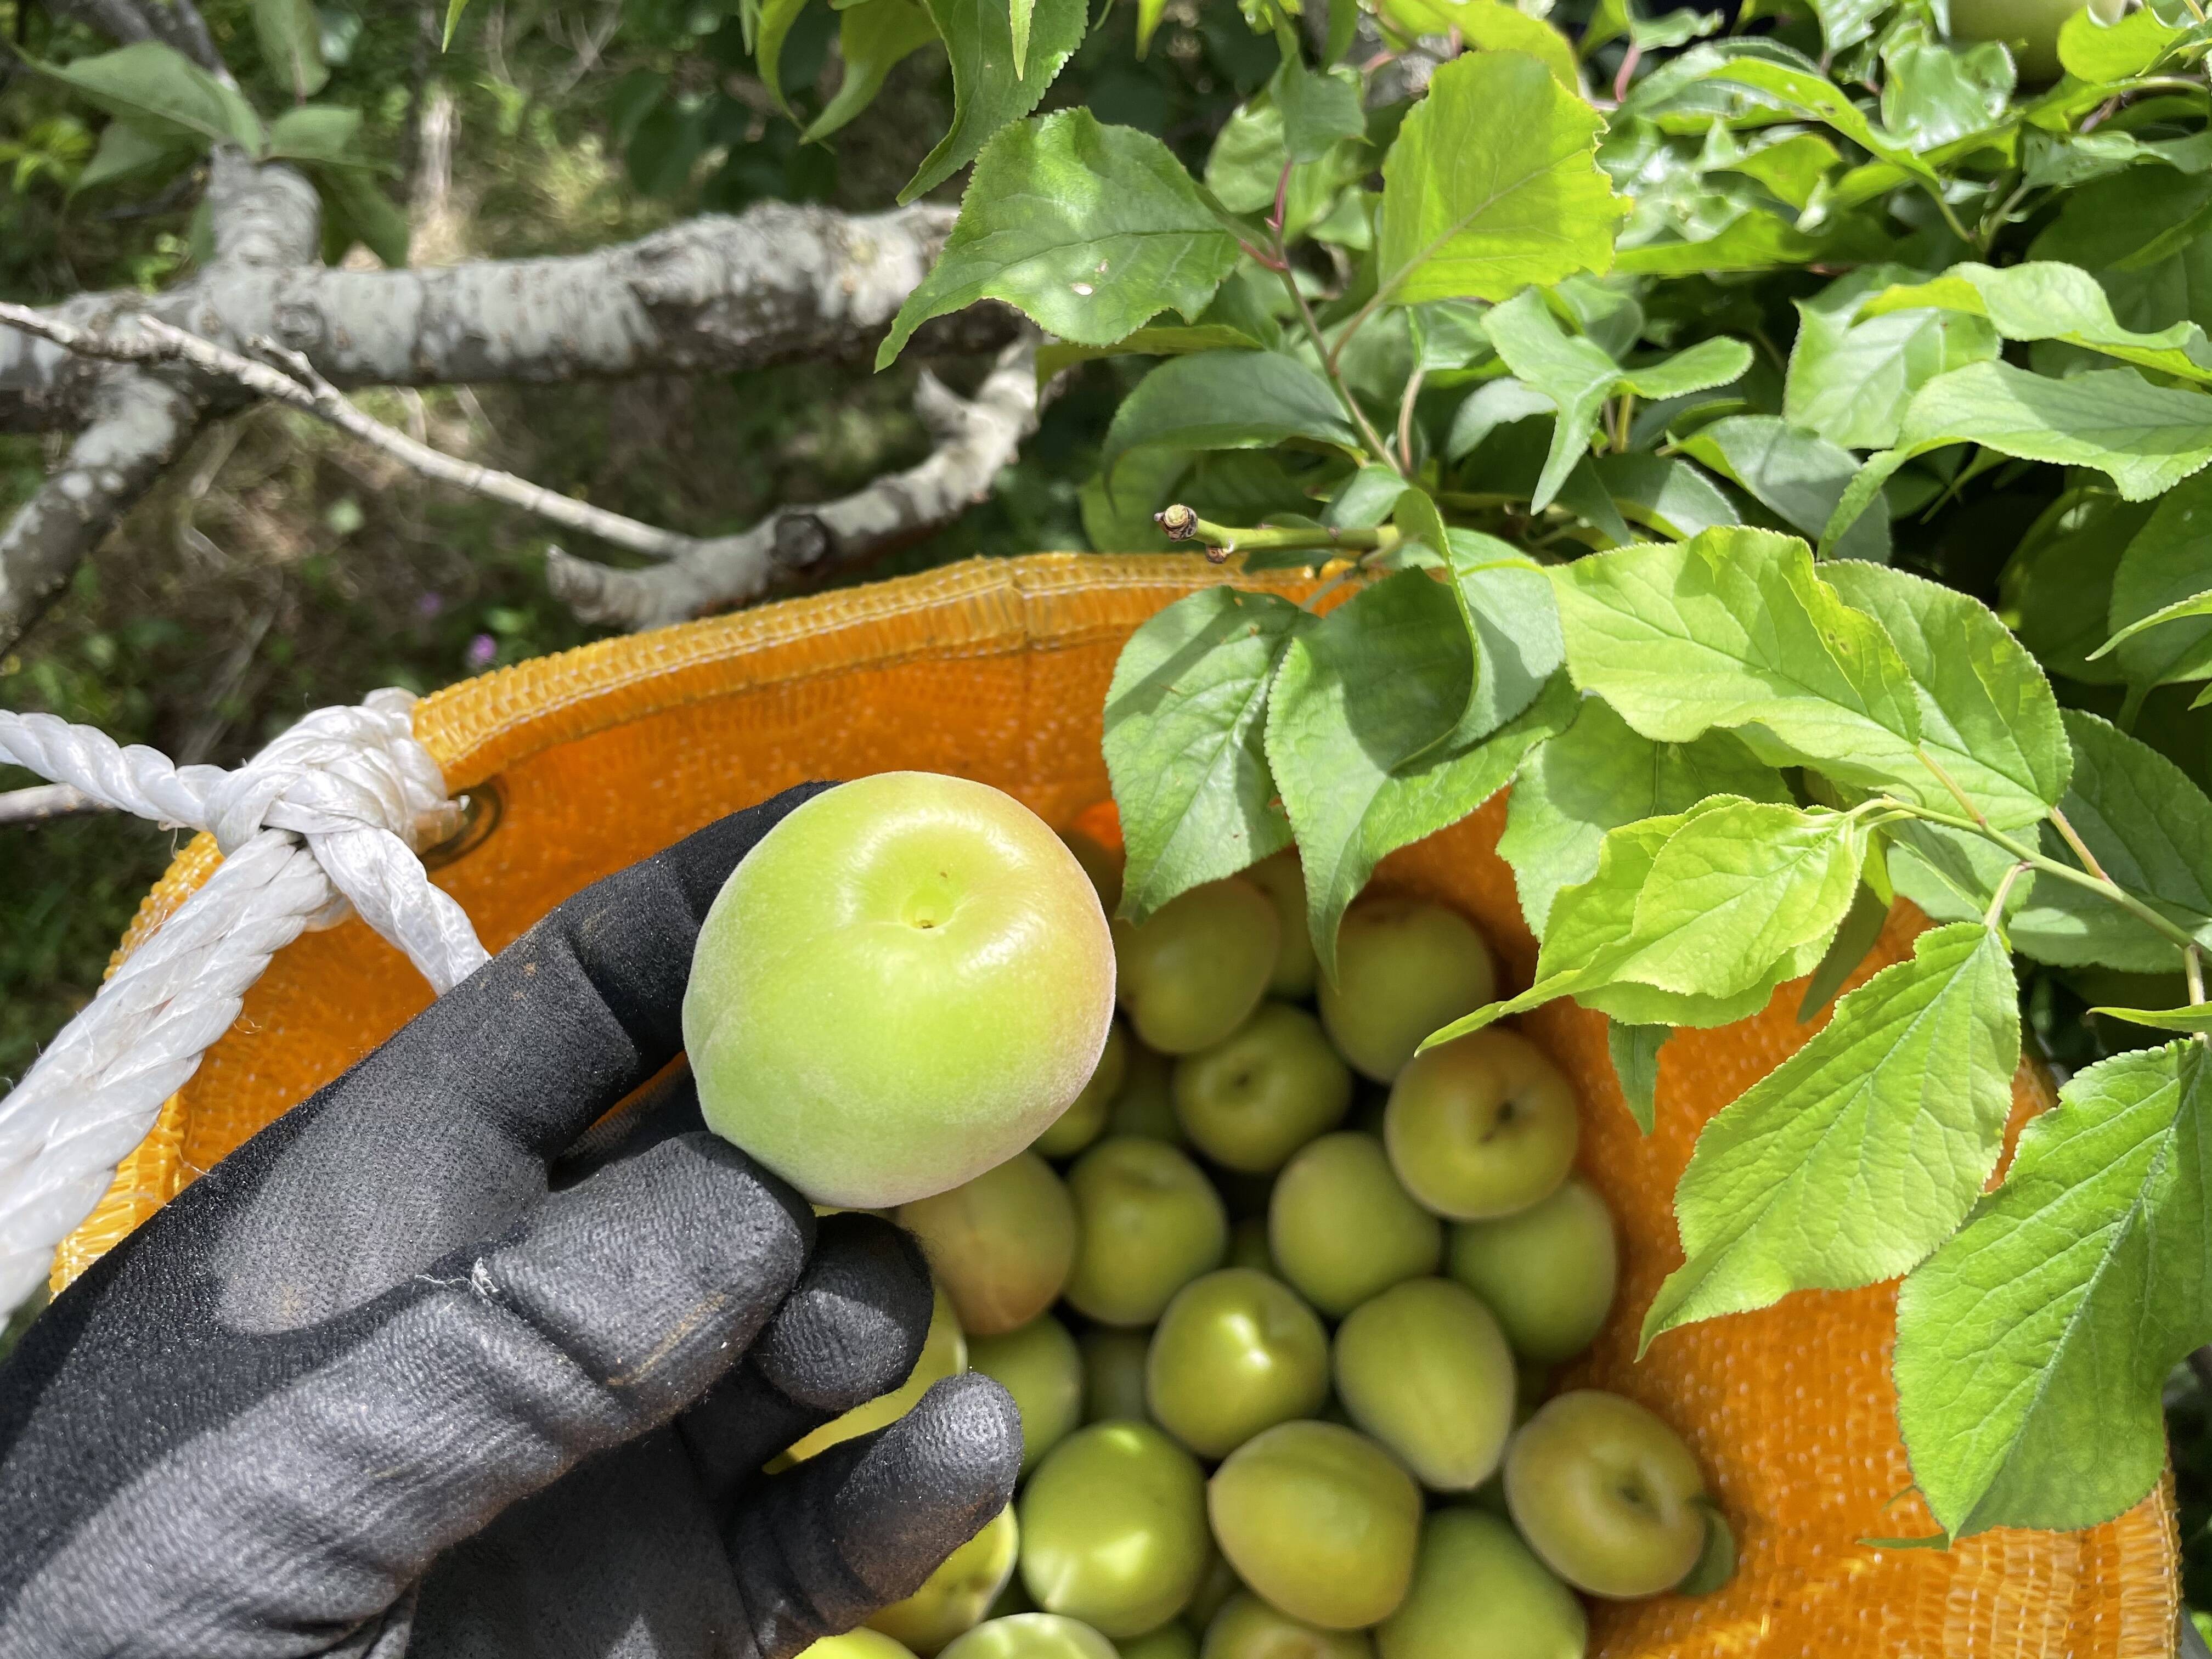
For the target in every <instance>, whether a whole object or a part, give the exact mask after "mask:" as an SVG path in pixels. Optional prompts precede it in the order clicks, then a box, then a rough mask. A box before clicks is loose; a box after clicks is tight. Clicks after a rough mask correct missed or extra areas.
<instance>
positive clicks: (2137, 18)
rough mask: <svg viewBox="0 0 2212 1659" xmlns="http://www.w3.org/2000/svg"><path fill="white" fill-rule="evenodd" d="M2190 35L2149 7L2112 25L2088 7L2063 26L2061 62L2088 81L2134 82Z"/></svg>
mask: <svg viewBox="0 0 2212 1659" xmlns="http://www.w3.org/2000/svg"><path fill="white" fill-rule="evenodd" d="M2186 33H2188V31H2187V30H2186V29H2185V28H2182V27H2179V26H2178V25H2176V24H2172V23H2169V22H2167V21H2166V20H2165V19H2163V18H2162V17H2160V15H2158V14H2157V13H2156V12H2154V11H2153V10H2151V9H2149V8H2148V6H2146V7H2145V8H2143V9H2142V10H2141V11H2133V12H2130V13H2129V14H2128V15H2126V16H2124V17H2123V18H2121V19H2120V20H2119V21H2118V22H2112V23H2107V22H2106V21H2103V20H2101V19H2100V17H2099V16H2098V15H2097V14H2096V11H2095V9H2093V8H2091V7H2087V6H2085V7H2083V8H2082V9H2081V10H2080V11H2077V12H2075V14H2074V15H2072V16H2071V17H2069V18H2068V19H2067V20H2066V21H2064V22H2063V23H2062V24H2060V25H2059V27H2058V61H2059V62H2060V63H2061V64H2063V65H2064V66H2065V69H2066V72H2067V73H2068V74H2069V75H2072V76H2079V77H2080V78H2081V79H2082V80H2084V81H2090V82H2097V81H2126V80H2130V79H2132V78H2133V77H2135V76H2138V75H2141V74H2142V72H2143V71H2144V70H2148V68H2150V66H2151V65H2152V64H2155V63H2157V62H2158V60H2159V59H2160V58H2163V57H2165V56H2166V52H2167V51H2168V49H2170V48H2171V47H2172V46H2173V45H2174V44H2175V43H2176V42H2177V41H2179V40H2180V39H2181V38H2182V37H2183V36H2184V35H2185V34H2186Z"/></svg>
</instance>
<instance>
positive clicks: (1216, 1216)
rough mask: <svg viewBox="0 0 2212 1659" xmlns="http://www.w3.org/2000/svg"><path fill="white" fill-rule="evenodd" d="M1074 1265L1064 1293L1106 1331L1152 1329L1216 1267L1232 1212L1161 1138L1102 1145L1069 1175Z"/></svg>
mask: <svg viewBox="0 0 2212 1659" xmlns="http://www.w3.org/2000/svg"><path fill="white" fill-rule="evenodd" d="M1067 1188H1068V1191H1069V1193H1070V1194H1072V1195H1073V1198H1074V1200H1075V1215H1076V1246H1075V1266H1074V1267H1073V1270H1072V1271H1071V1272H1070V1273H1069V1274H1068V1276H1067V1288H1066V1296H1067V1299H1068V1302H1069V1303H1070V1304H1072V1305H1073V1307H1074V1308H1075V1310H1076V1311H1077V1312H1079V1313H1081V1314H1083V1315H1084V1316H1085V1317H1087V1318H1091V1319H1095V1320H1097V1322H1099V1323H1100V1324H1102V1325H1149V1324H1151V1323H1152V1322H1153V1321H1154V1320H1156V1319H1158V1317H1159V1316H1160V1310H1162V1309H1163V1308H1164V1307H1166V1306H1167V1305H1168V1300H1169V1298H1170V1297H1172V1296H1174V1295H1175V1293H1176V1291H1179V1290H1181V1289H1182V1287H1183V1286H1184V1285H1188V1283H1190V1281H1191V1280H1192V1279H1195V1278H1197V1277H1198V1276H1199V1275H1200V1273H1210V1272H1212V1270H1213V1269H1214V1268H1216V1267H1219V1266H1220V1265H1221V1260H1222V1257H1223V1256H1224V1255H1226V1254H1227V1253H1228V1249H1229V1214H1228V1212H1227V1211H1226V1210H1225V1209H1224V1208H1223V1206H1222V1203H1221V1196H1220V1194H1218V1193H1216V1192H1215V1191H1214V1190H1213V1183H1212V1182H1210V1181H1208V1180H1207V1179H1206V1172H1205V1171H1204V1170H1200V1168H1199V1167H1198V1165H1197V1164H1194V1163H1192V1162H1191V1161H1190V1159H1189V1158H1186V1157H1185V1156H1184V1155H1183V1154H1182V1152H1178V1151H1177V1150H1176V1148H1174V1147H1173V1146H1169V1145H1167V1144H1166V1143H1165V1142H1164V1141H1158V1140H1151V1139H1145V1138H1143V1137H1141V1136H1136V1135H1127V1136H1124V1135H1117V1136H1115V1137H1114V1138H1113V1139H1109V1140H1102V1141H1100V1142H1099V1143H1098V1144H1097V1146H1093V1147H1092V1148H1091V1150H1090V1151H1089V1152H1085V1154H1084V1155H1083V1157H1082V1158H1080V1159H1079V1160H1078V1162H1077V1164H1076V1165H1075V1167H1074V1168H1073V1170H1070V1171H1069V1172H1068V1176H1067Z"/></svg>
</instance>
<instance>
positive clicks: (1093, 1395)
mask: <svg viewBox="0 0 2212 1659" xmlns="http://www.w3.org/2000/svg"><path fill="white" fill-rule="evenodd" d="M1082 1350H1083V1420H1084V1421H1085V1422H1086V1423H1104V1422H1109V1421H1111V1420H1112V1419H1115V1418H1124V1417H1126V1418H1128V1419H1132V1420H1133V1421H1137V1422H1142V1421H1144V1420H1145V1418H1146V1407H1145V1358H1146V1355H1147V1354H1149V1353H1150V1352H1152V1332H1151V1331H1150V1330H1149V1329H1146V1330H1136V1331H1085V1333H1084V1334H1083V1342H1082Z"/></svg>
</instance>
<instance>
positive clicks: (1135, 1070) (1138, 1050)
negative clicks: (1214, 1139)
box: [1106, 1042, 1182, 1146]
mask: <svg viewBox="0 0 2212 1659" xmlns="http://www.w3.org/2000/svg"><path fill="white" fill-rule="evenodd" d="M1106 1133H1109V1134H1116V1135H1146V1136H1148V1137H1150V1138H1151V1139H1154V1140H1164V1141H1166V1142H1167V1143H1168V1144H1169V1145H1170V1146H1182V1124H1180V1123H1178V1122H1176V1113H1175V1062H1174V1061H1173V1060H1170V1059H1169V1058H1168V1057H1167V1056H1166V1055H1165V1054H1154V1053H1153V1052H1152V1050H1151V1049H1150V1048H1146V1047H1145V1046H1144V1045H1143V1044H1141V1043H1137V1042H1133V1043H1131V1044H1130V1045H1129V1066H1128V1071H1127V1074H1126V1075H1125V1076H1124V1077H1123V1079H1122V1081H1121V1093H1120V1094H1118V1095H1115V1097H1114V1106H1113V1109H1112V1110H1110V1111H1109V1112H1108V1113H1107V1115H1106Z"/></svg>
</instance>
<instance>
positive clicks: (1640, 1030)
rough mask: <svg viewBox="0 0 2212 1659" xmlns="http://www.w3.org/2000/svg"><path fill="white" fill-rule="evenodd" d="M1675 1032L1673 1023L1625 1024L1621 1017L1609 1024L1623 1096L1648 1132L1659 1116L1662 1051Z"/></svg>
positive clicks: (1608, 1049)
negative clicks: (1620, 1019) (1658, 1103)
mask: <svg viewBox="0 0 2212 1659" xmlns="http://www.w3.org/2000/svg"><path fill="white" fill-rule="evenodd" d="M1670 1036H1674V1027H1673V1026H1671V1025H1623V1024H1621V1023H1620V1021H1619V1020H1617V1019H1608V1020H1607V1021H1606V1023H1605V1048H1606V1053H1607V1054H1609V1055H1611V1056H1612V1058H1613V1076H1614V1078H1615V1079H1618V1080H1619V1081H1620V1097H1621V1099H1622V1100H1623V1101H1624V1102H1625V1103H1626V1104H1627V1107H1628V1115H1630V1116H1631V1117H1632V1118H1634V1119H1635V1120H1636V1127H1638V1128H1639V1129H1641V1130H1642V1131H1643V1132H1644V1133H1645V1134H1647V1135H1648V1134H1650V1133H1651V1125H1652V1123H1653V1121H1654V1120H1655V1119H1656V1116H1657V1115H1658V1106H1657V1101H1658V1095H1659V1050H1660V1049H1661V1048H1663V1047H1665V1045H1666V1042H1667V1039H1668V1037H1670Z"/></svg>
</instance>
